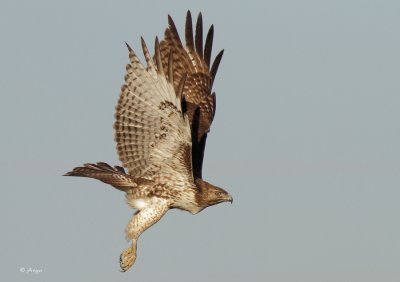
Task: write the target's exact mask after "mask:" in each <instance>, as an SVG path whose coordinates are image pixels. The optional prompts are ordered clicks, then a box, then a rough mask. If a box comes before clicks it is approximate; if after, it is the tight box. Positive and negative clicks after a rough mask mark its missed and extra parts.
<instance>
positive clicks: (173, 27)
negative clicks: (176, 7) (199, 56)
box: [168, 15, 181, 41]
mask: <svg viewBox="0 0 400 282" xmlns="http://www.w3.org/2000/svg"><path fill="white" fill-rule="evenodd" d="M168 25H169V30H170V31H171V32H172V34H173V36H174V37H176V39H177V40H178V41H181V39H180V38H179V33H178V30H177V29H176V25H175V23H174V20H173V19H172V17H171V16H170V15H168Z"/></svg>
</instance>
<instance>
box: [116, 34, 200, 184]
mask: <svg viewBox="0 0 400 282" xmlns="http://www.w3.org/2000/svg"><path fill="white" fill-rule="evenodd" d="M127 47H128V50H129V58H130V64H128V65H127V66H126V72H127V73H126V75H125V84H124V85H123V86H122V88H121V94H120V98H119V101H118V104H117V107H116V114H115V118H116V121H115V124H114V128H115V140H116V142H117V151H118V155H119V158H120V160H121V161H122V163H123V165H124V167H126V168H127V169H128V172H129V174H130V175H131V176H133V177H134V178H146V179H151V180H153V181H154V180H155V181H158V182H162V183H171V184H172V185H175V186H178V187H179V186H182V187H184V186H185V185H187V183H188V182H189V183H193V176H192V164H191V154H190V152H191V136H190V124H189V120H188V118H187V115H185V114H183V113H182V108H181V100H180V97H181V93H176V92H175V90H174V88H173V85H172V84H171V83H170V82H169V81H168V79H167V76H166V75H165V72H164V70H163V69H162V68H161V69H160V68H159V67H158V66H160V65H161V62H160V55H159V54H160V52H159V50H156V54H157V53H158V55H156V58H155V61H153V59H151V56H150V55H149V52H148V49H147V47H146V44H145V42H144V40H143V39H142V48H143V52H144V56H145V59H146V61H147V67H145V66H143V65H142V64H141V63H140V61H139V59H138V57H137V56H136V54H135V53H134V51H133V50H132V48H131V47H130V46H129V45H128V44H127ZM156 49H158V40H156ZM169 63H170V64H173V61H172V59H171V60H170V61H169ZM170 79H171V80H172V77H171V78H170ZM184 81H185V76H182V78H181V82H180V83H181V85H183V83H184ZM171 178H174V179H171ZM173 180H175V182H174V183H172V182H171V181H173Z"/></svg>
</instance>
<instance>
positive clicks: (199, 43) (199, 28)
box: [195, 12, 203, 59]
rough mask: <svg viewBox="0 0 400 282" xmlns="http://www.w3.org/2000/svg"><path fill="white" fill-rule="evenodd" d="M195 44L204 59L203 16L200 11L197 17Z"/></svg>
mask: <svg viewBox="0 0 400 282" xmlns="http://www.w3.org/2000/svg"><path fill="white" fill-rule="evenodd" d="M195 44H196V51H197V53H198V54H199V56H200V58H201V59H202V58H203V16H202V15H201V12H200V13H199V16H198V17H197V23H196V38H195Z"/></svg>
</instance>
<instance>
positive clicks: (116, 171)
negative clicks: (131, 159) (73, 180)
mask: <svg viewBox="0 0 400 282" xmlns="http://www.w3.org/2000/svg"><path fill="white" fill-rule="evenodd" d="M64 176H80V177H89V178H94V179H98V180H100V181H102V182H104V183H107V184H110V185H112V186H113V187H115V188H117V189H119V190H121V191H127V190H129V189H131V188H134V187H136V186H137V185H138V181H137V180H136V179H135V178H133V177H132V176H130V175H129V174H126V173H125V170H124V168H122V167H120V166H115V167H112V166H110V165H109V164H107V163H104V162H98V163H96V164H92V163H87V164H84V165H83V166H79V167H75V168H74V169H73V170H72V171H70V172H67V173H66V174H64Z"/></svg>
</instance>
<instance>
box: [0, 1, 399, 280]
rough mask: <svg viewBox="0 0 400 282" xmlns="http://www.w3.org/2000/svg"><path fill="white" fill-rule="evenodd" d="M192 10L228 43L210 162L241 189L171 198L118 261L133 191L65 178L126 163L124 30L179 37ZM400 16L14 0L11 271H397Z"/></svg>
mask: <svg viewBox="0 0 400 282" xmlns="http://www.w3.org/2000/svg"><path fill="white" fill-rule="evenodd" d="M188 9H190V10H191V11H192V13H193V14H196V15H197V13H198V12H199V11H202V12H203V19H204V24H205V26H206V27H207V28H208V26H209V25H210V24H214V25H215V41H214V49H213V50H214V55H215V54H216V51H218V50H220V49H222V48H224V49H225V55H224V58H223V60H222V64H221V66H220V69H219V72H218V75H217V79H216V82H215V84H214V90H215V91H216V93H217V113H216V118H215V121H214V123H213V126H212V132H211V134H210V135H209V139H208V144H207V150H206V158H205V168H204V176H205V178H206V179H207V180H209V181H210V182H212V183H215V184H217V185H219V186H221V187H224V188H226V189H227V190H229V191H230V192H231V194H232V195H233V196H234V199H235V201H234V204H233V205H230V204H221V205H218V206H214V207H211V208H208V209H206V210H205V211H203V212H202V213H200V214H198V215H196V216H192V215H190V214H189V213H185V212H180V211H175V210H174V211H171V212H169V213H168V214H167V215H166V216H165V217H164V218H163V219H162V220H161V221H160V222H159V223H158V224H156V225H155V226H154V227H152V228H151V229H149V230H148V231H147V232H145V233H144V234H143V236H142V237H141V239H140V241H139V250H138V259H137V262H136V264H135V266H134V267H133V269H131V270H130V271H129V272H127V273H120V272H119V264H118V258H119V254H120V252H121V251H122V250H123V249H125V248H126V247H127V246H128V243H127V242H126V241H125V239H124V228H125V226H126V224H127V222H128V220H129V218H130V217H131V215H132V212H133V211H132V210H130V209H129V208H128V207H127V206H126V205H125V203H124V201H125V200H124V195H123V194H122V193H121V192H119V191H117V190H115V189H112V188H110V187H108V186H107V185H105V184H103V183H101V182H97V181H94V180H90V179H83V178H66V177H61V175H62V174H63V173H65V172H67V171H69V170H70V169H72V168H73V167H74V166H77V165H81V164H83V163H85V162H95V161H106V162H108V163H110V164H120V162H119V161H118V159H117V155H116V150H115V144H114V140H113V129H112V124H113V122H114V118H113V115H114V107H115V104H116V102H117V97H118V95H119V89H120V86H121V85H122V83H123V76H124V72H125V64H126V63H127V62H128V54H127V50H126V47H125V45H124V41H127V42H129V43H130V44H131V46H132V47H134V48H135V50H140V36H141V35H143V36H144V38H145V39H146V40H147V42H148V44H149V45H152V43H153V40H154V37H155V36H156V35H158V36H162V35H163V32H164V29H165V27H166V26H167V15H168V14H171V15H172V16H173V18H174V20H175V23H176V24H177V27H178V29H179V31H180V33H181V34H182V36H183V25H184V20H185V13H186V11H187V10H188ZM399 15H400V4H399V2H398V1H352V0H350V1H349V0H346V1H344V0H343V1H310V0H307V1H227V0H226V1H157V2H156V1H133V0H130V1H44V0H37V1H11V0H2V1H1V3H0V34H1V39H0V41H1V46H0V50H1V52H0V90H1V93H0V95H1V96H0V97H1V98H0V99H1V100H0V125H1V127H0V128H1V132H2V133H1V146H0V177H1V182H2V184H1V186H2V192H3V193H2V196H1V199H0V204H1V213H0V219H1V225H2V228H1V240H0V248H1V249H0V266H1V274H0V276H1V277H2V278H1V280H2V281H61V282H63V281H85V282H86V281H96V282H99V281H149V282H150V281H245V280H244V279H246V281H282V282H283V281H285V282H286V281H307V282H310V281H315V282H317V281H318V282H319V281H335V282H336V281H363V282H368V281H399V279H400V278H399V277H400V271H399V269H400V239H399V238H400V226H399V214H400V205H399V199H400V150H399V144H400V125H399V118H400V111H399V108H400V95H399V93H400V82H399V74H400V67H399V66H400V55H399V52H400V51H399V50H400V36H399V27H400V17H399ZM138 53H141V52H140V51H138ZM21 267H24V268H26V269H29V268H33V269H38V270H42V272H41V273H38V274H31V273H30V274H28V273H20V268H21Z"/></svg>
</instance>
